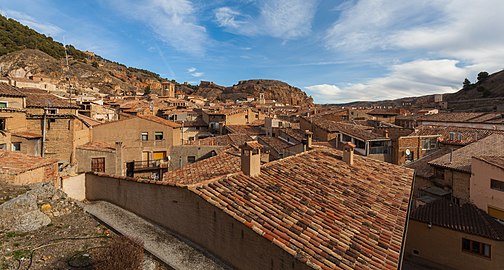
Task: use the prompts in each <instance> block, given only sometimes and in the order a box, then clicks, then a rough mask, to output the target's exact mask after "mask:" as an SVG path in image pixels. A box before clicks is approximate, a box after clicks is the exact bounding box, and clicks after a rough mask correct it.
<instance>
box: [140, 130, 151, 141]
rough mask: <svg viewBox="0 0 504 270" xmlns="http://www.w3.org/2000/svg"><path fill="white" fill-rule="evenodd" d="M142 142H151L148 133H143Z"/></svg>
mask: <svg viewBox="0 0 504 270" xmlns="http://www.w3.org/2000/svg"><path fill="white" fill-rule="evenodd" d="M141 137H142V141H148V140H149V133H148V132H142V135H141Z"/></svg>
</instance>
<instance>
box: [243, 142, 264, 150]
mask: <svg viewBox="0 0 504 270" xmlns="http://www.w3.org/2000/svg"><path fill="white" fill-rule="evenodd" d="M240 148H244V149H262V148H263V146H262V144H260V143H258V142H257V141H248V142H245V143H244V144H243V145H240Z"/></svg>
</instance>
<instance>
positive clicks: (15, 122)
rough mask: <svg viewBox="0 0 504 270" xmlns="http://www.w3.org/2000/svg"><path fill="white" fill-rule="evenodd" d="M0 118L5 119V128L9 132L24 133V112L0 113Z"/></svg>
mask: <svg viewBox="0 0 504 270" xmlns="http://www.w3.org/2000/svg"><path fill="white" fill-rule="evenodd" d="M0 100H1V98H0ZM0 117H2V118H5V119H6V121H5V128H6V129H7V130H8V131H10V132H16V131H26V129H27V122H26V114H25V113H24V112H4V111H0ZM39 134H40V133H39Z"/></svg>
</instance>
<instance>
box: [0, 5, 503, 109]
mask: <svg viewBox="0 0 504 270" xmlns="http://www.w3.org/2000/svg"><path fill="white" fill-rule="evenodd" d="M503 10H504V1H501V0H480V1H473V0H416V1H401V0H354V1H337V0H213V1H208V0H72V1H68V0H37V1H34V0H16V1H0V12H1V13H2V14H3V15H4V16H7V17H10V18H13V19H16V20H18V21H20V22H22V23H23V24H26V25H28V26H30V27H31V28H34V29H35V30H37V31H39V32H42V33H44V34H46V35H50V36H52V37H53V38H54V39H56V40H58V41H60V42H65V43H67V44H73V45H74V46H76V47H77V48H79V49H81V50H89V51H94V52H96V53H97V54H99V55H101V56H103V57H105V58H107V59H110V60H113V61H117V62H120V63H124V64H126V65H128V66H133V67H137V68H144V69H148V70H151V71H154V72H157V73H159V74H161V76H162V77H165V78H168V79H175V80H177V81H178V82H185V81H187V82H190V83H192V84H198V83H199V81H200V80H208V81H214V82H215V83H217V84H220V85H225V86H230V85H233V84H235V83H237V82H238V81H239V80H244V79H257V78H263V79H278V80H282V81H285V82H287V83H289V84H291V85H294V86H297V87H299V88H301V89H302V90H304V91H306V92H307V93H308V94H309V95H311V96H313V97H314V99H315V102H317V103H333V102H348V101H354V100H383V99H393V98H400V97H406V96H418V95H426V94H433V93H445V92H454V91H456V90H458V89H460V87H461V84H462V81H463V80H464V78H466V77H467V78H469V80H471V81H474V80H475V78H476V74H477V73H478V72H480V71H487V72H490V73H493V72H496V71H499V70H502V69H503V68H504V64H503V63H504V46H503V45H504V16H502V14H501V13H502V11H503Z"/></svg>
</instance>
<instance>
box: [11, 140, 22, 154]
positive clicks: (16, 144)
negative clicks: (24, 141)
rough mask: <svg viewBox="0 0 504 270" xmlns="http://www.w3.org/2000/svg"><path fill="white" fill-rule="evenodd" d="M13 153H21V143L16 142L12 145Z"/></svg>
mask: <svg viewBox="0 0 504 270" xmlns="http://www.w3.org/2000/svg"><path fill="white" fill-rule="evenodd" d="M12 151H18V152H19V151H21V143H20V142H14V143H12Z"/></svg>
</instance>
